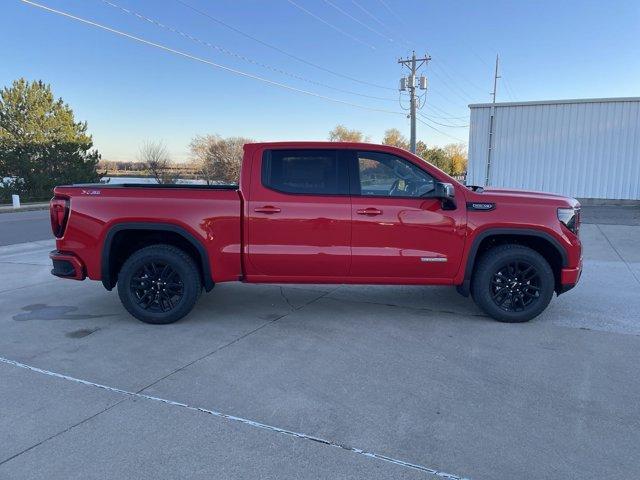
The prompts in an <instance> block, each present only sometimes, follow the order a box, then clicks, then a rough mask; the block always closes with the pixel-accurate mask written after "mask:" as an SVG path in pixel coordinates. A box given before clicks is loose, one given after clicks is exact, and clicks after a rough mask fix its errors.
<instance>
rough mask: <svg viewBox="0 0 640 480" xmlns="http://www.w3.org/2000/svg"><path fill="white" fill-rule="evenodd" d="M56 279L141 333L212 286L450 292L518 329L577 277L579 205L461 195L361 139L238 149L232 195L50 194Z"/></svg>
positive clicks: (153, 190)
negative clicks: (78, 286) (410, 287)
mask: <svg viewBox="0 0 640 480" xmlns="http://www.w3.org/2000/svg"><path fill="white" fill-rule="evenodd" d="M54 193H55V196H54V197H53V199H52V200H51V226H52V229H53V233H54V235H55V237H56V239H57V240H56V250H55V251H53V252H51V255H50V256H51V259H52V261H53V270H52V273H53V274H54V275H56V276H58V277H62V278H69V279H75V280H83V279H84V278H86V277H89V278H90V279H92V280H101V281H102V283H103V285H104V286H105V288H107V290H111V289H113V288H114V287H116V286H117V287H118V294H119V296H120V299H121V301H122V303H123V305H124V307H125V308H126V309H127V310H128V311H129V312H130V313H131V314H132V315H133V316H135V317H136V318H138V319H140V320H142V321H143V322H148V323H154V324H165V323H171V322H175V321H176V320H178V319H180V318H182V317H183V316H185V315H186V314H187V313H189V311H190V310H191V309H192V308H193V306H194V304H195V302H196V300H197V299H198V296H199V295H200V293H201V291H202V289H203V288H204V290H205V291H210V290H211V289H212V288H213V287H214V285H215V284H216V283H218V282H229V281H242V282H247V283H335V284H344V283H355V284H414V285H452V286H456V287H457V289H458V291H459V292H460V293H461V294H462V295H465V296H468V295H469V294H471V296H472V297H473V299H474V300H475V302H476V303H477V304H478V305H479V306H480V308H482V310H484V311H485V312H486V313H487V314H489V315H490V316H491V317H493V318H495V319H496V320H500V321H504V322H524V321H528V320H530V319H531V318H533V317H535V316H536V315H538V314H540V313H541V312H542V311H543V310H544V309H545V308H546V306H547V305H548V303H549V301H550V300H551V297H552V296H553V293H554V292H556V294H560V293H563V292H565V291H567V290H569V289H570V288H572V287H574V286H575V285H576V283H577V282H578V279H579V277H580V272H581V268H582V254H581V243H580V239H579V238H578V229H579V224H580V204H579V203H578V202H577V201H576V200H574V199H571V198H566V197H562V196H558V195H552V194H546V193H534V192H524V191H517V190H501V189H494V188H485V189H482V188H480V187H466V186H464V185H462V184H461V183H458V182H457V181H456V180H454V179H453V178H451V177H449V176H448V175H447V174H445V173H444V172H442V171H440V170H438V169H437V168H435V167H434V166H432V165H430V164H428V163H426V162H425V161H424V160H422V159H421V158H419V157H417V156H415V155H412V154H411V153H409V152H407V151H405V150H402V149H399V148H394V147H390V146H384V145H372V144H364V143H333V142H283V143H253V144H247V145H245V146H244V158H243V161H242V172H241V176H240V182H239V185H211V186H206V185H139V184H138V185H126V184H123V185H106V184H92V185H72V186H60V187H56V189H55V190H54Z"/></svg>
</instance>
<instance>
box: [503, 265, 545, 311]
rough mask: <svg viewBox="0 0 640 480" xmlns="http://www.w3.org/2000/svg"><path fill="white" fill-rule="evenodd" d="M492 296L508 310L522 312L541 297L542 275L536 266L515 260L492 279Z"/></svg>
mask: <svg viewBox="0 0 640 480" xmlns="http://www.w3.org/2000/svg"><path fill="white" fill-rule="evenodd" d="M491 298H492V299H493V301H494V302H495V304H496V305H497V306H498V307H500V308H501V309H503V310H505V311H507V312H522V311H524V310H525V309H527V308H528V307H529V306H531V304H532V303H534V302H535V301H537V300H538V299H539V298H540V275H539V274H538V271H537V270H536V268H535V266H533V265H531V264H530V263H528V262H526V261H523V260H513V261H511V262H508V263H507V264H506V265H505V266H504V267H502V268H500V269H499V270H498V271H497V272H496V273H495V274H494V275H493V278H492V279H491Z"/></svg>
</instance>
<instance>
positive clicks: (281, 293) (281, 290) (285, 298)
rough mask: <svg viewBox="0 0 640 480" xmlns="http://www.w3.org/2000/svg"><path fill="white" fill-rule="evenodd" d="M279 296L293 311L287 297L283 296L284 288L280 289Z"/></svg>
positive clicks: (293, 308)
mask: <svg viewBox="0 0 640 480" xmlns="http://www.w3.org/2000/svg"><path fill="white" fill-rule="evenodd" d="M280 296H281V297H282V298H284V301H285V302H287V305H289V307H290V308H291V310H295V309H296V307H295V306H294V305H293V304H292V303H291V302H290V301H289V299H288V298H287V296H286V295H285V294H284V287H280Z"/></svg>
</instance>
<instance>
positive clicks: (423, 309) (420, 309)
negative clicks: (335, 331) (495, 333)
mask: <svg viewBox="0 0 640 480" xmlns="http://www.w3.org/2000/svg"><path fill="white" fill-rule="evenodd" d="M327 300H334V301H336V302H343V303H361V304H365V305H380V306H384V307H392V308H404V309H405V310H412V311H416V312H430V313H443V314H446V315H457V316H459V317H479V318H491V317H490V316H489V315H486V314H484V313H466V312H455V311H453V310H437V309H435V308H429V307H411V306H407V305H399V304H396V303H382V302H370V301H367V300H354V299H352V298H350V299H348V300H346V299H344V298H336V297H327Z"/></svg>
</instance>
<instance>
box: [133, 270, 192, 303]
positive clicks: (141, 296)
mask: <svg viewBox="0 0 640 480" xmlns="http://www.w3.org/2000/svg"><path fill="white" fill-rule="evenodd" d="M129 284H130V288H131V293H132V294H133V295H134V296H135V298H136V303H137V304H138V305H139V306H140V307H141V308H143V309H144V310H148V311H150V312H168V311H170V310H171V309H173V308H174V307H175V306H176V305H178V303H180V300H182V297H183V296H184V284H183V283H182V279H181V278H180V275H179V274H178V272H176V271H175V270H174V269H173V268H172V267H171V265H169V264H167V263H163V262H153V261H149V262H147V263H145V264H143V265H142V266H141V267H140V268H139V269H138V271H137V272H136V273H135V274H134V275H133V276H132V277H131V281H130V282H129Z"/></svg>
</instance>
